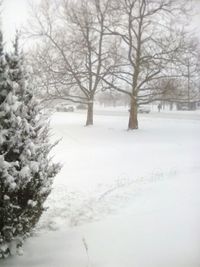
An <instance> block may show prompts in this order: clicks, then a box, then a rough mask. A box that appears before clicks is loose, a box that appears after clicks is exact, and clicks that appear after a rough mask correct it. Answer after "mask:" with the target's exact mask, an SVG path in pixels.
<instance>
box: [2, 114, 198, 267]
mask: <svg viewBox="0 0 200 267" xmlns="http://www.w3.org/2000/svg"><path fill="white" fill-rule="evenodd" d="M84 120H85V116H84V114H77V113H55V114H54V115H53V117H52V129H53V132H54V136H53V137H52V139H54V140H55V139H58V138H62V139H61V141H60V143H59V145H58V146H57V147H56V148H55V150H54V154H55V160H56V161H60V162H62V163H63V169H62V171H61V172H60V174H59V175H58V176H57V177H56V180H55V182H54V185H53V191H52V194H51V195H50V197H49V199H48V200H47V206H49V209H48V210H47V212H46V213H45V214H44V215H43V216H42V218H41V220H40V223H39V225H38V229H37V232H36V234H35V235H34V236H33V237H31V238H29V239H28V240H27V241H26V243H25V246H24V250H25V253H24V256H23V257H13V258H11V259H8V260H5V261H3V262H1V266H2V267H14V266H15V267H35V266H38V267H65V266H66V267H165V266H166V267H169V266H170V267H199V266H200V227H199V225H200V208H199V207H200V194H199V188H200V158H199V151H200V141H199V136H200V123H199V120H197V117H195V119H194V120H193V119H191V117H190V119H187V117H186V119H183V118H182V119H178V118H176V117H175V118H173V117H169V118H167V117H166V116H165V117H164V118H162V117H155V116H153V115H152V116H151V115H149V114H148V115H141V116H140V130H138V131H126V125H127V117H126V116H103V115H102V116H101V115H98V116H96V117H95V126H94V127H83V124H84Z"/></svg>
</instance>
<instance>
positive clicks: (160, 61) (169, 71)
mask: <svg viewBox="0 0 200 267" xmlns="http://www.w3.org/2000/svg"><path fill="white" fill-rule="evenodd" d="M182 2H184V1H182ZM181 11H182V5H181V3H180V1H178V2H177V1H172V0H113V1H112V4H111V6H110V12H111V13H110V24H109V25H108V27H107V34H108V35H111V36H117V37H118V38H119V40H120V41H121V46H120V47H119V48H118V50H117V55H116V56H115V59H116V60H115V64H114V65H113V66H112V67H109V68H107V74H106V76H104V77H102V80H103V81H104V83H105V84H106V85H107V86H108V87H111V88H113V89H115V90H117V91H119V92H122V93H125V94H127V95H128V96H129V97H130V116H129V123H128V129H138V118H137V108H138V105H140V104H146V103H149V102H151V101H155V100H159V99H161V97H162V94H163V93H164V92H163V90H161V88H160V90H157V88H155V84H156V83H157V85H158V81H159V80H161V79H165V78H166V77H175V76H177V75H178V74H177V66H176V62H175V58H176V57H175V55H177V54H179V55H180V51H184V47H183V46H184V43H183V42H182V40H183V37H184V32H183V30H182V27H180V26H179V27H176V26H175V17H174V16H176V19H177V17H178V15H179V13H180V12H181ZM163 89H164V88H163Z"/></svg>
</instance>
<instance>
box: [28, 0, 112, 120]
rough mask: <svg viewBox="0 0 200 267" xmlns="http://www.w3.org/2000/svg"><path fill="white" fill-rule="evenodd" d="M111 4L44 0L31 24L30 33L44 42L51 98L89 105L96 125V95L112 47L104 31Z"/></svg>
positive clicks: (41, 60)
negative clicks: (52, 2) (94, 108)
mask: <svg viewBox="0 0 200 267" xmlns="http://www.w3.org/2000/svg"><path fill="white" fill-rule="evenodd" d="M108 3H109V0H105V1H100V0H83V1H75V2H73V1H66V0H62V1H60V2H59V4H57V2H56V1H54V5H50V3H49V1H43V5H42V6H41V7H40V10H39V12H38V11H36V12H35V14H34V23H32V29H34V30H32V32H31V36H36V37H40V42H43V43H41V44H40V45H38V46H39V47H40V48H37V53H38V55H39V57H38V62H37V63H38V64H37V72H38V73H39V74H40V77H41V80H42V82H43V84H42V85H43V86H45V88H46V89H47V92H48V96H50V97H51V98H59V99H66V100H70V101H72V102H75V103H84V104H87V106H88V109H87V120H86V125H92V124H93V105H94V98H95V95H96V93H97V92H98V90H100V89H101V78H100V77H101V76H102V75H104V73H103V72H104V70H105V66H106V65H107V64H108V62H109V54H110V51H111V49H112V48H111V45H110V43H109V40H108V39H109V38H108V36H106V35H105V34H104V32H105V30H106V27H105V21H106V15H107V10H108ZM102 65H104V68H102Z"/></svg>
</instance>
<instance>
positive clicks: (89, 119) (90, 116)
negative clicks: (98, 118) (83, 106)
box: [86, 101, 94, 126]
mask: <svg viewBox="0 0 200 267" xmlns="http://www.w3.org/2000/svg"><path fill="white" fill-rule="evenodd" d="M93 106H94V103H93V101H91V102H89V103H88V108H87V121H86V126H89V125H93Z"/></svg>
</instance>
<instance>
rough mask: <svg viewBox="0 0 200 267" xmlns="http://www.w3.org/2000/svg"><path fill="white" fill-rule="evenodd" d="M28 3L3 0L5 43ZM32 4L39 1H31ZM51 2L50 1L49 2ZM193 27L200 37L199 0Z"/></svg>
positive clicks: (24, 15) (24, 18)
mask: <svg viewBox="0 0 200 267" xmlns="http://www.w3.org/2000/svg"><path fill="white" fill-rule="evenodd" d="M29 1H31V0H4V1H3V2H4V3H3V12H2V26H3V33H4V39H5V41H6V42H9V41H10V40H13V39H14V36H15V31H16V29H20V28H21V26H23V25H25V24H26V21H27V19H28V15H29ZM32 1H33V2H34V3H35V2H38V1H40V0H32ZM49 1H51V0H49ZM195 1H196V5H195V4H194V11H195V12H196V14H197V15H196V16H195V17H194V18H193V25H195V26H196V29H197V32H198V36H199V37H200V0H195Z"/></svg>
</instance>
